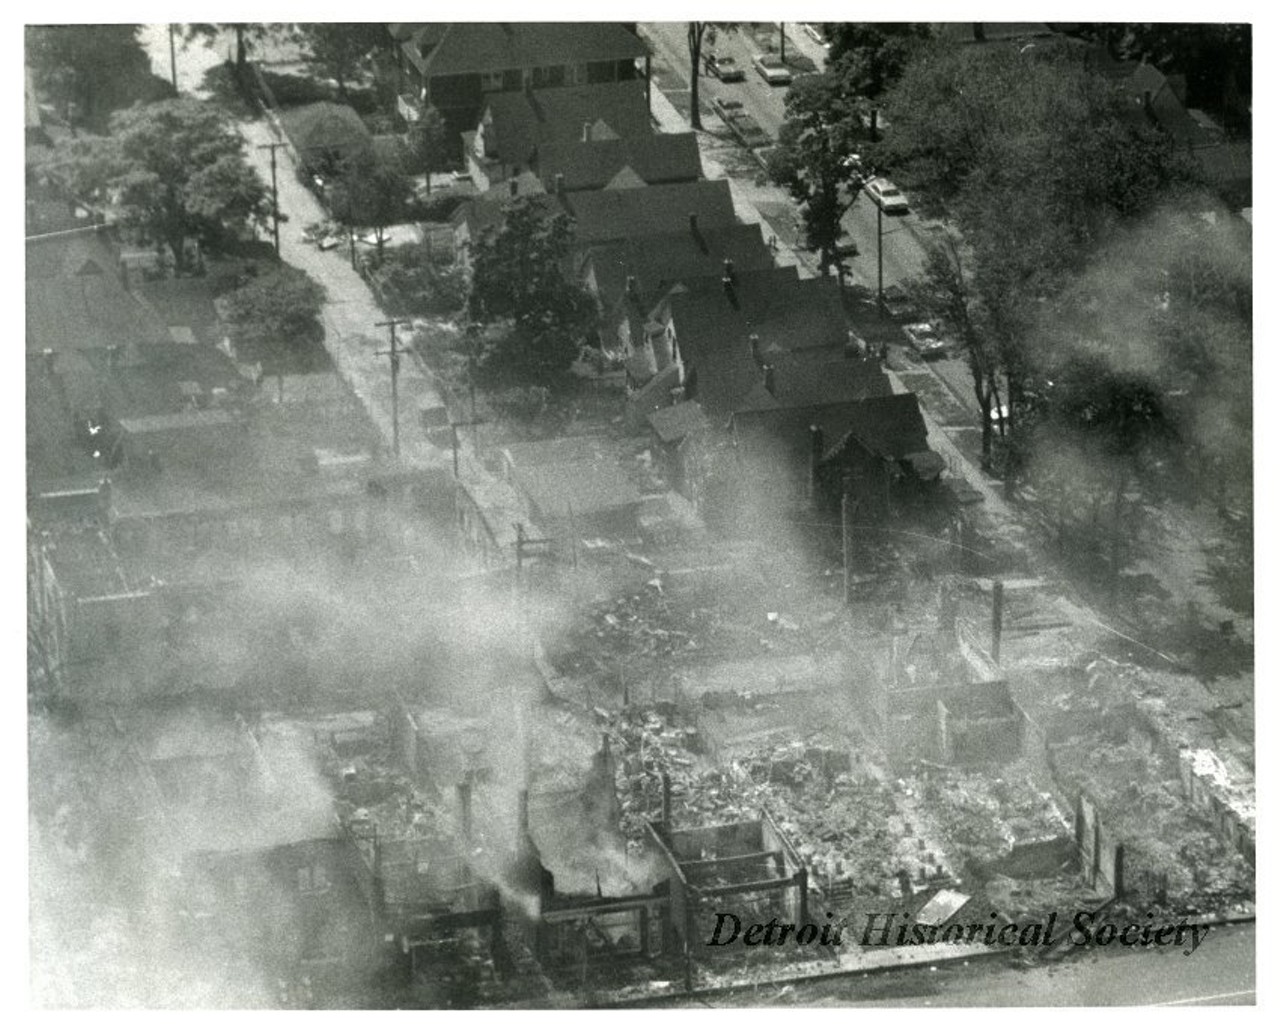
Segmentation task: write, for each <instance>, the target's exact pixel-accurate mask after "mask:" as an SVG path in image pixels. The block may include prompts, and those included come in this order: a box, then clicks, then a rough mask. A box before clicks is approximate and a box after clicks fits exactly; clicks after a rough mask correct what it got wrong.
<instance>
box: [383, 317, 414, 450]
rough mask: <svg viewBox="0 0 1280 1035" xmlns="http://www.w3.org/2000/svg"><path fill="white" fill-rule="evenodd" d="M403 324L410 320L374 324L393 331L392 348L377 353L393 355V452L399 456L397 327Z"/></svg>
mask: <svg viewBox="0 0 1280 1035" xmlns="http://www.w3.org/2000/svg"><path fill="white" fill-rule="evenodd" d="M402 324H403V325H405V326H409V321H408V320H379V321H378V322H377V323H375V324H374V326H375V327H386V328H388V329H389V330H390V331H391V348H390V349H388V350H387V351H386V352H378V353H375V355H378V356H390V357H391V452H392V454H393V455H394V456H397V457H398V456H399V455H400V396H399V395H398V384H397V381H398V378H399V375H400V353H399V352H397V351H396V349H397V347H398V345H399V342H397V341H396V327H397V326H399V325H402Z"/></svg>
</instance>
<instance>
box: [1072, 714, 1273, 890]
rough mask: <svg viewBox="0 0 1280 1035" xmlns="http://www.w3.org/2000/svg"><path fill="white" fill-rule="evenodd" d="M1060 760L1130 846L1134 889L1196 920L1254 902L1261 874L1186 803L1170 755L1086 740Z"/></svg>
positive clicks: (1134, 745) (1128, 860)
mask: <svg viewBox="0 0 1280 1035" xmlns="http://www.w3.org/2000/svg"><path fill="white" fill-rule="evenodd" d="M1054 757H1055V761H1056V764H1057V766H1058V769H1059V771H1060V772H1061V773H1062V775H1063V777H1064V778H1065V779H1066V780H1067V781H1068V782H1070V783H1071V784H1073V785H1076V786H1079V787H1080V788H1081V789H1082V790H1083V791H1084V792H1085V793H1086V794H1087V795H1088V796H1089V797H1090V798H1092V799H1093V800H1094V801H1095V802H1096V803H1097V806H1098V809H1099V816H1100V819H1101V822H1102V824H1103V826H1104V828H1105V829H1106V830H1107V831H1108V833H1109V834H1110V835H1111V836H1112V837H1114V838H1115V839H1116V840H1117V841H1120V842H1122V843H1123V844H1124V846H1125V853H1126V854H1125V870H1126V875H1127V877H1126V882H1127V883H1128V884H1129V885H1131V886H1133V887H1134V888H1135V889H1142V893H1144V894H1148V895H1150V896H1152V897H1154V898H1157V899H1163V900H1165V901H1167V902H1168V903H1170V904H1173V905H1175V906H1177V907H1179V908H1183V909H1186V910H1188V911H1190V912H1210V911H1213V910H1219V909H1234V908H1237V907H1238V906H1239V905H1240V904H1241V903H1246V902H1252V901H1253V898H1254V894H1255V874H1254V869H1253V867H1252V866H1250V865H1249V863H1248V862H1247V861H1246V860H1245V859H1244V858H1243V857H1242V856H1241V855H1240V853H1239V852H1236V851H1233V850H1231V849H1228V848H1226V847H1225V846H1224V845H1223V843H1222V842H1221V841H1220V840H1219V838H1218V836H1217V835H1216V834H1215V833H1214V831H1213V829H1212V827H1211V826H1210V824H1209V821H1208V819H1207V817H1206V816H1205V815H1203V814H1202V813H1200V812H1199V811H1197V810H1196V808H1195V807H1194V806H1193V805H1192V804H1191V803H1190V802H1189V801H1188V800H1187V799H1186V797H1185V795H1184V793H1183V789H1182V785H1181V783H1180V781H1179V777H1178V774H1177V771H1176V770H1175V768H1174V766H1173V764H1172V763H1171V762H1170V761H1169V760H1168V759H1167V758H1166V757H1165V756H1164V755H1163V754H1161V753H1159V752H1156V751H1153V750H1150V749H1149V748H1148V747H1147V746H1146V745H1144V744H1141V743H1130V742H1125V743H1120V744H1116V743H1108V742H1106V741H1105V740H1103V741H1096V740H1093V739H1086V738H1079V739H1074V740H1070V741H1067V742H1066V743H1065V744H1058V745H1055V747H1054ZM1162 904H1163V903H1162Z"/></svg>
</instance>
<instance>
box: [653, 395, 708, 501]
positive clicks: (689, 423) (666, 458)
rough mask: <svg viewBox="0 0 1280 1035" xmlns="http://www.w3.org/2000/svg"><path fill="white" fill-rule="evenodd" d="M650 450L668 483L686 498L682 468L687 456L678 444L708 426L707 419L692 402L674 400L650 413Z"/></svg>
mask: <svg viewBox="0 0 1280 1035" xmlns="http://www.w3.org/2000/svg"><path fill="white" fill-rule="evenodd" d="M647 422H648V424H649V428H650V430H651V442H652V446H651V449H652V450H653V456H654V461H655V462H656V463H657V465H658V467H659V469H660V470H661V471H662V473H663V476H664V477H665V478H666V480H667V482H668V484H669V485H670V486H671V487H672V488H673V489H675V490H676V491H677V492H679V493H681V494H683V495H684V496H685V497H686V498H688V497H690V492H689V490H690V487H691V486H690V478H689V472H688V471H686V469H685V458H686V456H687V455H688V453H687V451H686V450H683V449H682V448H681V447H682V446H684V444H685V443H686V442H687V441H689V440H690V439H692V438H694V437H696V436H698V435H702V434H705V433H706V432H708V431H710V430H711V428H712V424H711V421H710V420H708V419H707V415H706V413H705V412H703V409H702V407H701V406H700V405H698V404H697V403H696V402H678V403H676V404H675V405H674V406H664V407H662V408H661V409H659V410H655V411H654V412H653V413H650V414H649V415H648V418H647Z"/></svg>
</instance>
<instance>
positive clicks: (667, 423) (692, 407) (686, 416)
mask: <svg viewBox="0 0 1280 1035" xmlns="http://www.w3.org/2000/svg"><path fill="white" fill-rule="evenodd" d="M648 419H649V424H650V425H652V427H653V430H654V431H655V432H656V433H657V435H658V438H660V439H661V440H662V441H663V442H678V441H680V439H682V438H684V437H685V436H686V435H689V434H691V433H692V432H695V431H701V430H703V429H705V428H709V427H711V422H710V421H709V420H707V415H706V414H705V413H704V412H703V410H702V407H701V406H699V405H698V404H697V403H696V402H680V403H676V404H675V405H674V406H666V407H663V408H662V409H661V410H658V411H657V412H655V413H651V414H649V418H648Z"/></svg>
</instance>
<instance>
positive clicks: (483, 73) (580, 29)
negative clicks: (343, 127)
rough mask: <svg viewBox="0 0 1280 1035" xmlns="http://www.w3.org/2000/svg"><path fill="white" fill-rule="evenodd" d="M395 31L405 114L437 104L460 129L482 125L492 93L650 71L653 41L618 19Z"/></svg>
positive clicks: (646, 76)
mask: <svg viewBox="0 0 1280 1035" xmlns="http://www.w3.org/2000/svg"><path fill="white" fill-rule="evenodd" d="M392 35H393V36H396V37H397V38H399V39H400V40H401V43H400V51H399V55H400V62H401V71H402V74H403V76H404V80H405V85H406V89H405V91H404V92H403V93H402V94H401V96H400V98H399V101H398V110H399V112H400V114H401V116H402V117H403V118H404V119H405V120H406V121H409V122H413V121H415V120H416V119H417V118H419V117H420V116H421V113H422V111H423V109H424V108H426V107H434V108H436V109H437V110H438V111H439V112H440V113H441V115H443V116H444V119H445V124H446V126H447V127H448V129H449V130H450V131H451V132H456V133H461V132H463V131H465V130H467V129H471V128H474V127H475V124H476V120H477V119H478V118H479V116H480V113H481V110H482V108H483V106H484V100H485V98H486V97H488V96H490V95H492V94H499V93H521V92H523V91H524V90H526V89H534V90H540V89H546V88H552V87H559V86H586V85H592V84H597V83H616V82H625V81H628V80H636V79H640V78H642V77H643V79H644V80H645V82H646V83H647V82H648V79H649V53H648V50H647V48H646V47H645V45H644V44H643V43H642V42H641V41H640V38H639V37H638V36H636V35H635V33H634V32H632V31H631V30H630V29H628V28H627V27H626V26H624V25H622V24H619V23H616V22H458V23H436V24H423V25H413V26H405V25H401V26H392ZM640 61H643V62H644V70H643V72H641V70H640V67H639V64H638V62H640ZM454 139H456V138H454Z"/></svg>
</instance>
